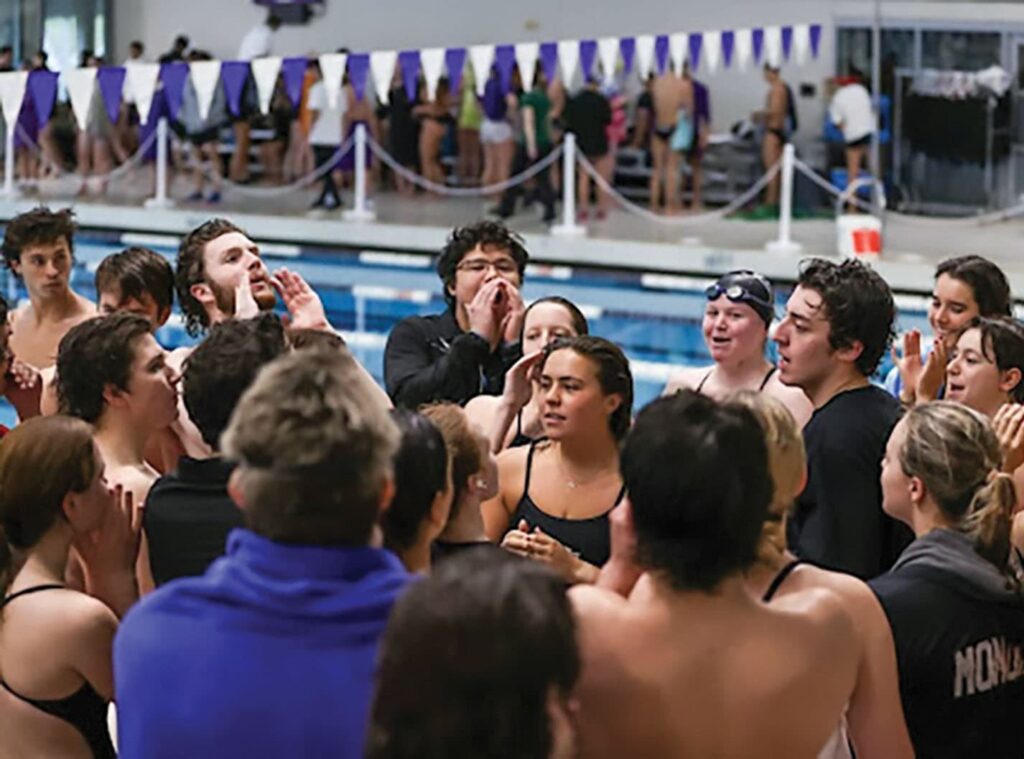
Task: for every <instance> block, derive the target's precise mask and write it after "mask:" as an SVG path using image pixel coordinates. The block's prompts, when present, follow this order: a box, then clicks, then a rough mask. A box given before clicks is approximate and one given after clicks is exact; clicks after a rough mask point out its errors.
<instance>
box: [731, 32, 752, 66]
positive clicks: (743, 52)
mask: <svg viewBox="0 0 1024 759" xmlns="http://www.w3.org/2000/svg"><path fill="white" fill-rule="evenodd" d="M753 53H754V40H753V38H752V37H751V36H750V30H749V29H737V30H736V36H735V37H734V38H733V60H734V61H736V68H738V69H739V70H740V71H743V70H744V69H745V68H746V67H747V64H748V63H750V56H751V55H753Z"/></svg>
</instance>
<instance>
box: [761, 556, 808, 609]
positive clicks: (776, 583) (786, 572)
mask: <svg viewBox="0 0 1024 759" xmlns="http://www.w3.org/2000/svg"><path fill="white" fill-rule="evenodd" d="M803 563H804V562H803V560H802V559H793V561H791V562H789V564H787V565H786V566H784V567H783V568H782V569H780V570H779V573H778V574H777V575H775V579H773V580H772V582H771V585H769V586H768V590H766V591H765V592H764V595H763V596H762V597H761V600H762V601H764V602H765V603H768V602H769V601H771V600H772V597H773V596H774V595H775V594H776V593H777V592H778V590H779V588H780V587H781V586H782V583H784V582H785V581H786V578H787V577H789V576H790V574H792V573H793V570H794V569H796V568H797V567H798V566H800V565H801V564H803Z"/></svg>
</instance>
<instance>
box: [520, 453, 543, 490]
mask: <svg viewBox="0 0 1024 759" xmlns="http://www.w3.org/2000/svg"><path fill="white" fill-rule="evenodd" d="M539 442H540V441H539V440H534V441H533V442H532V443H530V452H529V453H527V454H526V481H525V482H523V495H522V498H529V497H530V470H531V469H533V452H534V450H536V448H537V443H539ZM520 500H522V499H520Z"/></svg>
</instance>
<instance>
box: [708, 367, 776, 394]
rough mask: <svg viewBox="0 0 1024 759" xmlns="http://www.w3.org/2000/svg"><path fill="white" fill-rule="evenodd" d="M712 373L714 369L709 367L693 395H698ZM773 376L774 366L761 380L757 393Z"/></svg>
mask: <svg viewBox="0 0 1024 759" xmlns="http://www.w3.org/2000/svg"><path fill="white" fill-rule="evenodd" d="M714 371H715V367H711V368H710V369H708V373H707V374H705V375H704V376H703V377H702V378H701V380H700V384H699V385H697V387H696V389H695V390H694V392H695V393H699V392H700V391H701V389H702V388H703V387H704V383H705V382H707V381H708V378H709V377H710V376H711V374H712V372H714ZM773 374H775V367H774V366H773V367H772V368H771V369H769V370H768V373H767V374H766V375H764V379H763V380H761V385H760V386H759V387H758V388H757V391H758V392H761V391H762V390H764V388H765V385H767V384H768V380H770V379H771V378H772V375H773Z"/></svg>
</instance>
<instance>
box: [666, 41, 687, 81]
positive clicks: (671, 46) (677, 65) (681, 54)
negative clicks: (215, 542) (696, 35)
mask: <svg viewBox="0 0 1024 759" xmlns="http://www.w3.org/2000/svg"><path fill="white" fill-rule="evenodd" d="M689 39H690V37H689V35H688V34H686V33H685V32H680V33H678V34H670V35H669V37H668V53H669V57H671V58H672V70H673V71H675V72H676V76H682V75H683V64H684V63H685V62H686V42H687V40H689Z"/></svg>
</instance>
